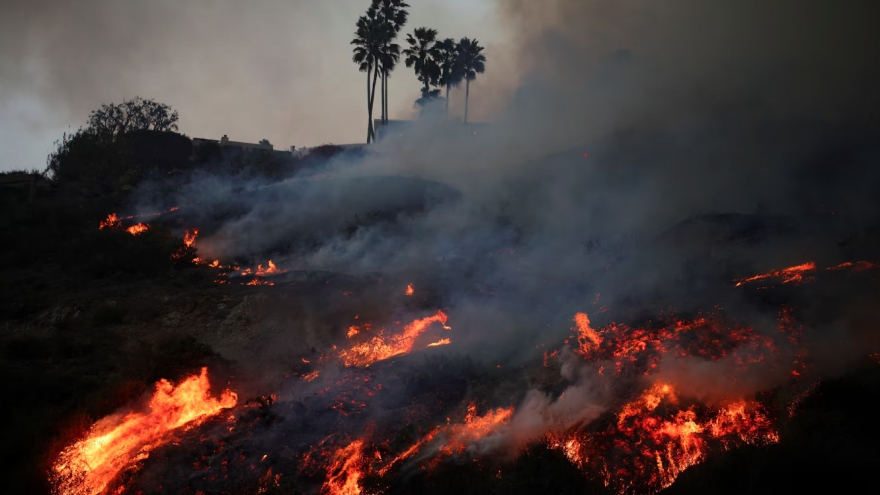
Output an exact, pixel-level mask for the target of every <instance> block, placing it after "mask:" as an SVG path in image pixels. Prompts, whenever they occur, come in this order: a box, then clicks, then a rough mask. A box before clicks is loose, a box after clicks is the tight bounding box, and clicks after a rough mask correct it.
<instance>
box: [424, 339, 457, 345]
mask: <svg viewBox="0 0 880 495" xmlns="http://www.w3.org/2000/svg"><path fill="white" fill-rule="evenodd" d="M451 343H452V340H450V339H440V340H438V341H437V342H431V343H430V344H428V347H438V346H441V345H446V344H451Z"/></svg>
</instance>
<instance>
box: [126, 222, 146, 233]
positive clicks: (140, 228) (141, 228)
mask: <svg viewBox="0 0 880 495" xmlns="http://www.w3.org/2000/svg"><path fill="white" fill-rule="evenodd" d="M149 228H150V226H149V225H147V224H145V223H139V224H137V225H132V226H131V227H129V228H127V229H125V231H126V232H128V233H129V234H131V235H138V234H143V233H144V232H146V231H147V229H149Z"/></svg>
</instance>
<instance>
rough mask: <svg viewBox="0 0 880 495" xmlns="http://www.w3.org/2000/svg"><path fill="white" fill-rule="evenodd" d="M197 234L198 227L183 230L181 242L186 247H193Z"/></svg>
mask: <svg viewBox="0 0 880 495" xmlns="http://www.w3.org/2000/svg"><path fill="white" fill-rule="evenodd" d="M198 236H199V229H192V231H190V230H189V229H187V230H185V231H184V232H183V243H184V244H185V245H186V247H193V246H195V244H196V237H198Z"/></svg>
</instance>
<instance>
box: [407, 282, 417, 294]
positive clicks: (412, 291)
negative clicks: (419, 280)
mask: <svg viewBox="0 0 880 495" xmlns="http://www.w3.org/2000/svg"><path fill="white" fill-rule="evenodd" d="M415 293H416V290H415V289H414V288H413V284H407V285H406V292H405V294H406V295H407V296H411V295H413V294H415Z"/></svg>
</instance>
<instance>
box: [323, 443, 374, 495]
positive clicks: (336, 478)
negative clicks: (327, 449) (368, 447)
mask: <svg viewBox="0 0 880 495" xmlns="http://www.w3.org/2000/svg"><path fill="white" fill-rule="evenodd" d="M363 445H364V442H363V440H355V441H354V442H352V443H351V444H349V445H348V446H346V447H342V448H340V449H338V450H336V452H335V453H334V454H333V458H332V459H331V460H330V466H329V467H328V468H327V479H326V480H325V481H324V486H322V487H321V493H323V494H326V495H358V494H360V493H361V487H360V484H359V482H360V479H361V476H363V473H362V471H361V469H362V463H363V457H364V454H363V451H362V449H361V448H362V447H363Z"/></svg>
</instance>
